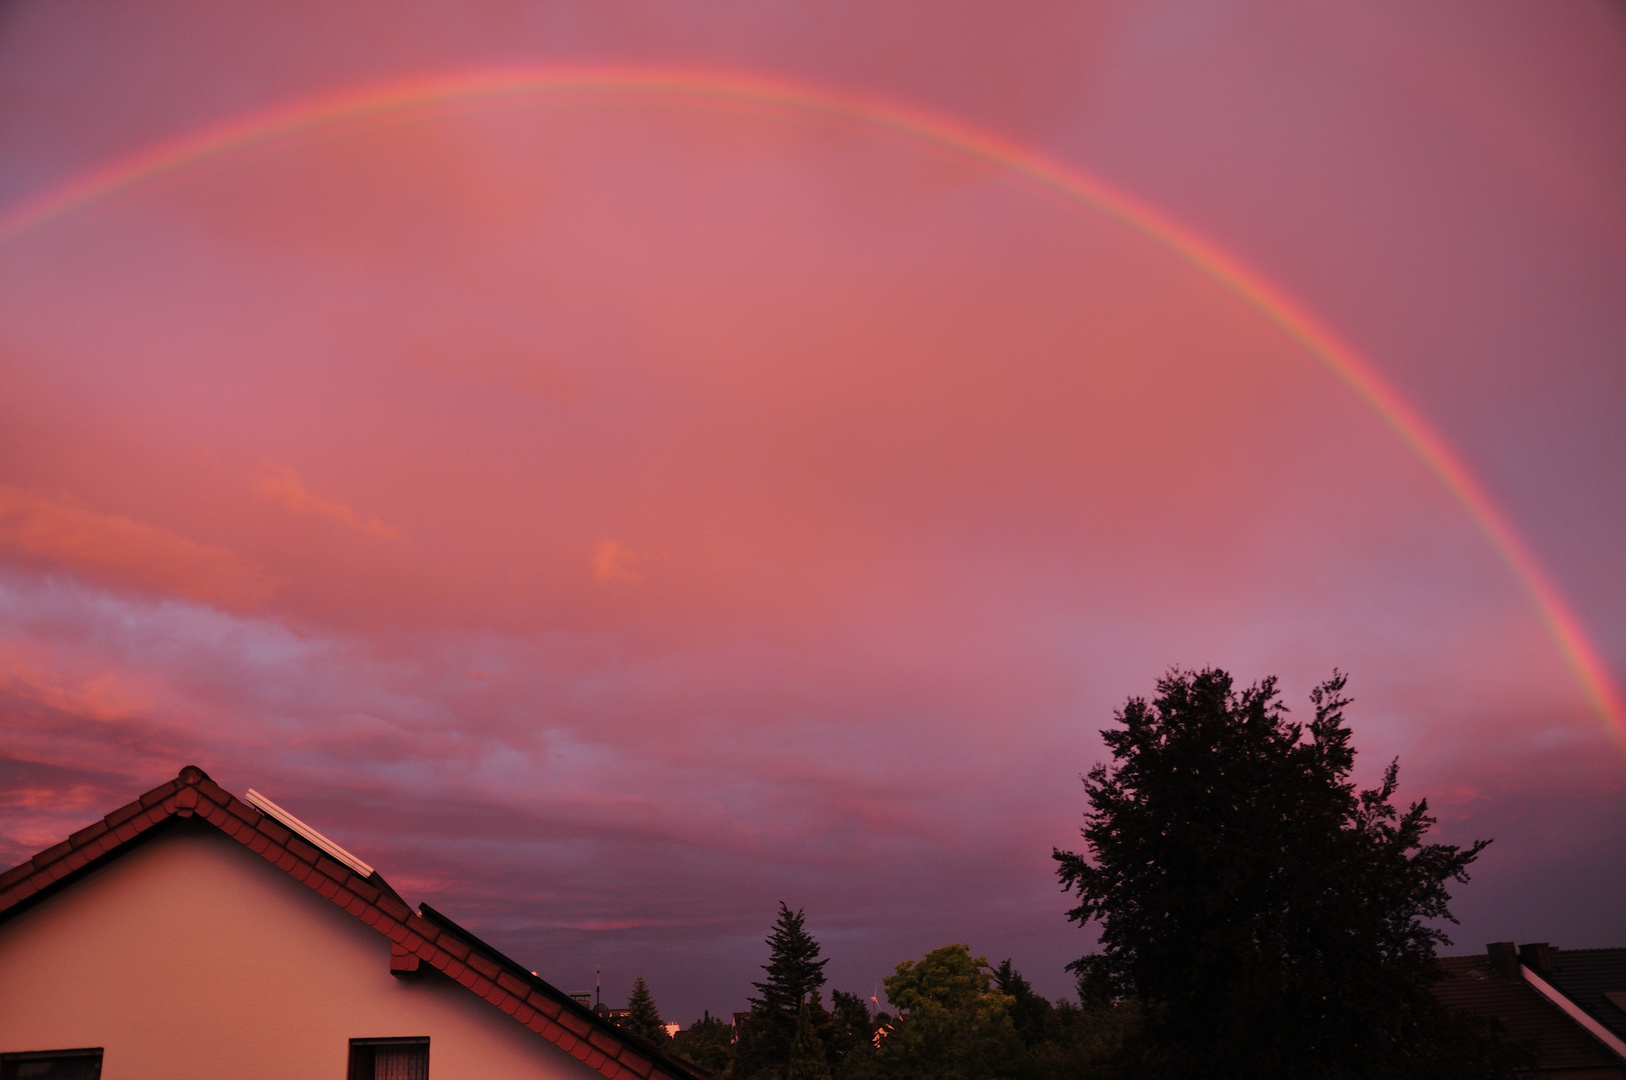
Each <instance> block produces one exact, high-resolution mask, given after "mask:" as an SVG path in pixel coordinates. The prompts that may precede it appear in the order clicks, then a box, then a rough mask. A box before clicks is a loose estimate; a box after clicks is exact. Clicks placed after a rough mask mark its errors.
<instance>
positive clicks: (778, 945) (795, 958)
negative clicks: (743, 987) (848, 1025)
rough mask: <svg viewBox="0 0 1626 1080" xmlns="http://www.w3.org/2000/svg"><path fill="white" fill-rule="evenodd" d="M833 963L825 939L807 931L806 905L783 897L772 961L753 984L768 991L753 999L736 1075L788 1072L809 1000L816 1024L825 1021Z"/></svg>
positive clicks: (744, 1079)
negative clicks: (824, 954)
mask: <svg viewBox="0 0 1626 1080" xmlns="http://www.w3.org/2000/svg"><path fill="white" fill-rule="evenodd" d="M828 962H829V961H828V960H825V959H820V958H819V943H818V942H817V941H815V940H814V939H813V935H812V934H809V933H808V932H807V926H806V917H805V915H804V914H803V912H802V910H801V909H800V908H798V909H797V910H796V911H791V910H790V906H789V905H788V904H786V903H785V902H784V901H783V900H781V901H780V902H779V917H778V919H777V920H776V921H775V922H774V925H773V929H772V930H771V931H770V932H769V933H768V962H767V963H766V964H764V965H763V966H762V970H763V971H764V972H766V973H767V978H766V979H764V980H763V981H762V982H758V983H752V984H751V985H752V986H754V987H756V988H757V993H759V994H760V995H762V996H761V997H753V998H750V999H749V1000H750V1002H751V1011H750V1014H749V1016H748V1017H747V1018H746V1022H745V1024H744V1026H743V1027H742V1029H741V1031H740V1033H739V1045H738V1047H737V1048H736V1052H735V1059H734V1076H735V1080H751V1078H752V1077H755V1076H759V1075H762V1074H764V1073H778V1074H780V1075H782V1074H783V1072H784V1070H785V1068H786V1067H787V1066H788V1065H789V1063H790V1053H791V1043H792V1042H793V1041H794V1040H795V1038H796V1028H797V1018H798V1016H799V1014H800V1013H801V1009H802V1004H803V1002H807V1003H808V1005H809V1008H810V1011H811V1013H812V1023H813V1024H814V1026H815V1028H817V1027H819V1026H822V1025H823V1024H824V1022H825V1019H826V1013H825V1010H824V1006H823V1004H822V1003H820V1002H819V1001H818V998H817V994H818V990H819V987H821V986H823V985H824V965H825V964H826V963H828Z"/></svg>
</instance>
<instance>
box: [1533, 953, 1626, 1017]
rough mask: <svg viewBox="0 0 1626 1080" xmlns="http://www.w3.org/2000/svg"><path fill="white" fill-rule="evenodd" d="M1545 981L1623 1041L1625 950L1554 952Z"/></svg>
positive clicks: (1625, 982)
mask: <svg viewBox="0 0 1626 1080" xmlns="http://www.w3.org/2000/svg"><path fill="white" fill-rule="evenodd" d="M1545 975H1546V979H1547V981H1548V982H1550V983H1552V984H1553V986H1555V987H1557V988H1558V990H1559V991H1560V992H1561V993H1563V995H1564V996H1565V997H1567V998H1569V999H1570V1000H1571V1001H1573V1002H1575V1004H1577V1005H1579V1006H1580V1007H1581V1008H1582V1009H1584V1010H1586V1012H1587V1013H1588V1014H1589V1015H1590V1016H1591V1017H1592V1018H1593V1019H1594V1020H1597V1021H1598V1022H1599V1023H1600V1024H1602V1025H1603V1026H1604V1027H1606V1028H1608V1029H1609V1030H1610V1031H1612V1032H1614V1033H1615V1034H1616V1035H1617V1036H1619V1037H1620V1038H1622V1039H1626V949H1554V950H1553V951H1552V968H1551V970H1550V971H1548V972H1546V973H1545Z"/></svg>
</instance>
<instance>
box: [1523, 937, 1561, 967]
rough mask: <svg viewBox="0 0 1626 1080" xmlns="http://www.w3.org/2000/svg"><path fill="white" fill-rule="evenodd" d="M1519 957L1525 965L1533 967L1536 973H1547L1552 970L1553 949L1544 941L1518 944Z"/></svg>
mask: <svg viewBox="0 0 1626 1080" xmlns="http://www.w3.org/2000/svg"><path fill="white" fill-rule="evenodd" d="M1519 959H1520V960H1522V961H1524V966H1525V967H1527V968H1532V969H1534V970H1535V973H1536V974H1537V975H1547V974H1550V973H1551V972H1552V970H1553V951H1552V949H1550V948H1548V947H1547V943H1546V942H1545V941H1538V942H1535V943H1534V944H1531V945H1520V946H1519Z"/></svg>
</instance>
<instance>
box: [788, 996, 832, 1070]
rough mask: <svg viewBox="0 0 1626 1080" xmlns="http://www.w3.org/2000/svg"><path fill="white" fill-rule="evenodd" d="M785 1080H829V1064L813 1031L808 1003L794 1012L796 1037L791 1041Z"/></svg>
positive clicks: (810, 1009) (810, 1005)
mask: <svg viewBox="0 0 1626 1080" xmlns="http://www.w3.org/2000/svg"><path fill="white" fill-rule="evenodd" d="M785 1080H830V1063H829V1062H828V1061H826V1060H825V1057H824V1044H823V1043H822V1042H820V1041H819V1036H818V1033H817V1032H816V1031H814V1030H813V1004H812V1002H810V1001H806V1000H804V1001H803V1002H802V1006H801V1008H800V1009H798V1010H797V1011H796V1037H795V1038H794V1039H792V1040H791V1044H790V1062H789V1064H788V1065H787V1066H786V1068H785Z"/></svg>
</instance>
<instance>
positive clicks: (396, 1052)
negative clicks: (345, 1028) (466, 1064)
mask: <svg viewBox="0 0 1626 1080" xmlns="http://www.w3.org/2000/svg"><path fill="white" fill-rule="evenodd" d="M350 1080H429V1040H428V1039H427V1038H421V1039H351V1040H350Z"/></svg>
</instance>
